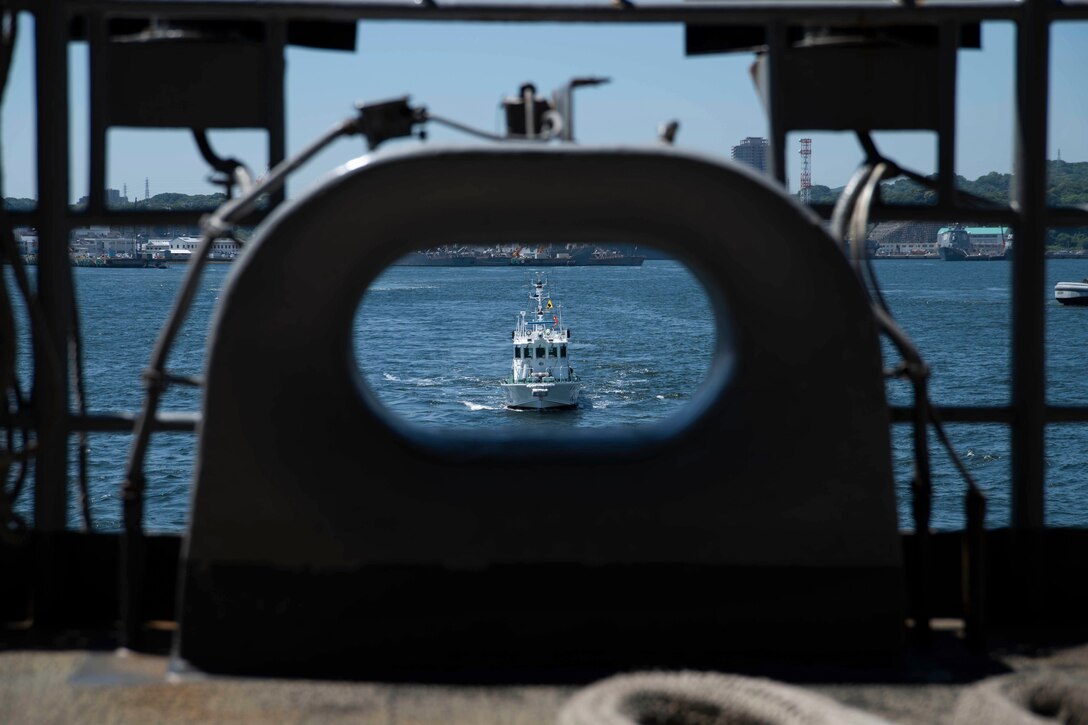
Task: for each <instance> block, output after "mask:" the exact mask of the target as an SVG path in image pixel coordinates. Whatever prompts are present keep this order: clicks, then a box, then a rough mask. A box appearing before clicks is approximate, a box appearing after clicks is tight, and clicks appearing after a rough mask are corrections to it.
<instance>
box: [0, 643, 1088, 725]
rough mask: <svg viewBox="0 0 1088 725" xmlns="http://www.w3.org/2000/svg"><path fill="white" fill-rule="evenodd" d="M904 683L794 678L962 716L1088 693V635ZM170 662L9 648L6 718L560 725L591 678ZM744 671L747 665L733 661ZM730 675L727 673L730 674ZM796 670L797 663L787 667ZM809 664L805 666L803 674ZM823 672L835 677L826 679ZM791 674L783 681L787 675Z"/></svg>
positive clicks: (937, 717)
mask: <svg viewBox="0 0 1088 725" xmlns="http://www.w3.org/2000/svg"><path fill="white" fill-rule="evenodd" d="M913 663H914V664H913V665H908V667H910V666H913V667H915V668H916V670H917V671H915V672H913V673H910V672H908V673H906V675H907V676H906V677H905V678H904V679H906V680H911V679H913V680H914V681H900V682H887V681H885V682H880V681H873V682H857V681H851V677H850V675H849V673H844V672H842V671H828V672H827V676H826V678H821V677H820V672H821V669H820V666H819V664H818V663H816V664H812V665H810V666H809V668H808V669H807V672H804V673H800V678H799V679H800V681H798V680H797V679H796V678H795V680H794V682H793V683H792V684H794V685H796V686H799V687H803V688H805V689H806V690H808V691H810V692H815V693H819V694H822V695H825V696H827V697H830V698H832V699H834V700H835V701H836V702H837V703H840V704H842V705H845V706H849V707H851V708H855V709H857V710H862V711H864V712H866V713H869V714H871V715H874V716H876V717H877V718H881V719H884V720H887V721H890V722H895V723H919V724H921V723H925V724H927V725H929V724H933V723H953V722H962V720H960V721H957V720H956V717H955V716H954V713H955V708H956V703H957V701H958V700H959V698H960V697H961V696H962V695H963V694H964V693H965V692H966V691H967V690H968V688H971V687H974V686H976V685H978V684H979V683H981V682H983V681H986V680H987V678H992V677H1001V676H1005V677H1007V676H1009V675H1010V674H1012V675H1019V674H1028V673H1033V672H1044V673H1051V674H1060V675H1061V676H1062V677H1066V678H1069V677H1072V678H1076V682H1078V687H1079V683H1083V690H1084V691H1085V692H1088V643H1081V644H1073V645H1064V646H1060V647H1055V648H1048V649H1037V650H1036V651H1034V652H1031V653H1024V654H1016V653H1010V652H1004V653H1002V652H1001V651H1000V650H997V651H992V652H991V653H990V654H988V655H986V656H984V657H978V658H976V659H973V660H972V659H971V658H964V657H963V656H961V655H952V656H945V655H934V656H932V657H920V658H915V659H914V660H913ZM168 667H169V659H168V658H167V657H165V656H159V655H142V654H133V653H125V652H120V651H109V650H104V651H101V650H100V651H90V650H79V649H71V650H40V649H39V650H33V649H25V650H9V651H7V652H3V653H0V721H2V722H5V723H84V722H86V723H103V722H110V723H195V722H201V723H227V722H229V723H250V722H262V723H264V722H275V723H311V722H313V723H318V722H320V723H338V722H353V723H382V724H383V725H396V724H401V723H411V724H413V725H423V724H430V723H435V724H437V723H444V724H448V723H471V724H473V725H489V724H491V723H495V724H499V723H502V724H503V725H523V724H524V725H529V724H534V725H535V724H536V723H555V722H556V721H557V716H558V714H559V711H560V709H561V708H562V707H563V705H564V704H565V703H566V702H567V701H568V700H569V699H570V698H571V697H572V696H573V695H574V694H575V693H577V692H578V691H579V690H580V689H581V688H582V687H585V686H587V683H580V684H562V685H560V684H545V685H539V684H528V685H486V686H467V685H456V686H454V685H433V684H388V683H376V682H340V681H307V680H297V679H296V680H277V679H249V678H232V677H210V676H203V675H199V674H197V675H185V676H182V677H180V678H179V677H177V676H171V675H169V674H168ZM730 669H733V670H734V671H736V670H737V669H739V668H732V667H731V668H730ZM723 671H724V670H723ZM781 671H782V672H783V673H788V672H789V670H788V669H783V670H781ZM798 672H800V671H798ZM821 679H822V680H823V681H821ZM782 681H783V680H776V682H782Z"/></svg>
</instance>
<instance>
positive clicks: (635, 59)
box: [2, 15, 1088, 200]
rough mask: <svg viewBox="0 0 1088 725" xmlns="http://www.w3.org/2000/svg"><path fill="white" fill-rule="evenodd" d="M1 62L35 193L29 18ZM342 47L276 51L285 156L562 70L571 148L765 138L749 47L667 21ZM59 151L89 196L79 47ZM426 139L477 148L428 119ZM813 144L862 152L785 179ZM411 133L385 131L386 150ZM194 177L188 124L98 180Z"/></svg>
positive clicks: (996, 79)
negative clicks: (578, 82) (571, 95)
mask: <svg viewBox="0 0 1088 725" xmlns="http://www.w3.org/2000/svg"><path fill="white" fill-rule="evenodd" d="M20 20H21V22H20V37H19V43H18V47H17V51H16V59H15V64H14V67H13V70H12V76H11V78H10V80H9V86H8V90H7V94H6V97H5V107H4V115H3V128H2V132H3V136H2V142H3V160H4V164H3V170H4V179H3V184H4V186H3V194H4V195H5V196H15V197H33V196H35V195H36V192H35V179H34V170H33V158H34V129H33V123H34V113H33V109H34V101H33V99H34V85H33V67H32V63H31V59H32V45H33V22H32V19H31V18H30V17H29V16H27V15H23V16H21V19H20ZM358 47H359V50H358V51H357V52H355V53H342V52H331V51H314V50H305V49H297V48H291V49H289V51H288V55H287V70H288V75H287V99H288V116H287V141H288V150H289V152H290V151H293V150H296V149H299V148H301V147H302V146H304V145H305V144H307V143H308V142H309V141H311V140H312V139H313V138H315V137H316V136H317V135H319V134H320V133H322V132H323V131H324V130H326V129H327V128H329V127H331V126H332V125H333V124H334V123H336V122H338V121H339V120H341V119H343V118H344V117H346V116H348V115H351V113H352V110H353V106H354V104H355V103H356V102H358V101H366V100H382V99H386V98H390V97H395V96H402V95H410V96H411V98H412V101H413V102H414V103H418V104H422V105H425V106H427V107H428V108H429V109H430V110H431V111H432V112H434V113H436V114H439V115H442V116H446V117H449V118H452V119H455V120H457V121H460V122H462V123H465V124H469V125H473V126H477V127H480V128H483V129H485V130H489V131H496V130H500V129H499V125H498V124H499V120H500V117H499V112H498V111H499V104H500V101H501V98H502V97H503V96H505V95H511V94H514V93H515V92H516V91H517V89H518V87H519V86H520V84H522V83H523V82H527V81H528V82H533V83H535V84H536V86H537V88H538V90H539V91H541V92H543V93H544V94H546V95H550V94H551V92H552V91H553V90H555V89H557V88H559V87H560V86H562V85H563V84H565V83H566V82H567V80H568V79H569V78H571V77H573V76H585V75H596V76H607V77H610V78H611V79H612V82H611V83H610V84H609V85H605V86H600V87H597V88H589V89H584V90H580V91H578V92H577V93H576V96H575V99H576V103H575V105H576V116H575V129H576V135H577V139H578V141H579V142H580V143H583V144H617V143H619V144H647V143H654V142H655V139H656V133H657V127H658V125H659V124H660V123H662V122H665V121H669V120H673V119H675V120H677V121H679V122H680V131H679V134H678V137H677V146H679V147H683V148H686V149H694V150H699V151H702V152H705V153H708V154H711V155H714V156H719V157H724V158H728V157H729V153H730V147H731V146H733V145H734V144H736V143H738V142H739V141H740V140H741V139H743V138H744V137H746V136H766V135H767V123H766V116H765V115H764V113H763V110H762V108H761V106H760V103H759V99H758V97H757V95H756V92H755V89H754V87H753V85H752V81H751V78H750V76H749V73H748V68H749V66H750V65H751V63H752V61H753V59H754V56H753V54H751V53H737V54H731V55H716V56H699V57H691V58H688V57H685V56H684V51H683V47H684V38H683V28H682V27H681V26H679V25H672V24H670V25H637V26H636V25H568V24H555V25H528V24H525V25H522V24H450V23H409V22H366V23H361V24H360V25H359V30H358ZM1052 48H1053V55H1052V57H1053V58H1054V61H1055V62H1054V63H1053V71H1052V78H1051V82H1052V83H1051V85H1052V95H1051V99H1052V100H1051V109H1050V133H1051V136H1050V151H1049V154H1048V155H1049V156H1050V157H1051V158H1054V157H1055V156H1056V155H1057V153H1058V150H1059V149H1060V151H1061V158H1062V159H1063V160H1066V161H1084V160H1088V84H1086V83H1085V82H1084V79H1083V77H1082V76H1080V75H1079V74H1080V73H1082V72H1084V68H1086V67H1088V24H1084V23H1080V24H1066V25H1064V26H1058V27H1056V28H1055V30H1054V33H1053V37H1052ZM1013 49H1014V32H1013V27H1012V25H1011V24H1008V23H989V24H985V25H984V26H983V49H982V50H963V51H960V72H959V81H958V83H959V90H960V93H959V108H958V119H959V120H958V131H957V134H958V137H959V150H958V154H957V159H956V164H957V172H958V173H959V174H961V175H963V176H966V177H968V178H970V179H974V178H976V177H978V176H980V175H982V174H984V173H987V172H989V171H999V172H1008V171H1011V165H1012V133H1013V117H1012V102H1011V98H1012V93H1013V55H1012V54H1013ZM70 60H71V62H70V69H71V80H72V94H71V105H72V160H73V167H72V168H73V178H72V184H71V189H70V198H71V199H72V200H75V199H78V198H79V197H80V196H83V195H85V194H86V193H87V180H86V174H87V167H86V163H85V160H86V147H87V144H86V138H87V131H86V129H87V115H86V114H87V102H86V101H87V83H86V75H87V63H86V48H85V46H82V45H80V46H76V47H75V48H74V49H73V51H72V53H71V56H70ZM428 130H429V134H430V137H429V140H428V141H427V143H451V142H452V143H458V144H468V143H478V142H477V141H476V140H474V139H472V138H471V137H468V136H465V135H464V134H460V133H457V132H454V131H448V130H446V129H444V128H442V127H439V126H436V125H432V126H431V127H430V128H429V129H428ZM802 136H810V137H812V138H813V147H812V148H813V152H812V178H813V183H815V184H823V185H827V186H831V187H836V186H841V185H843V184H844V183H846V181H847V180H848V178H849V176H850V174H851V172H852V171H853V169H854V168H855V167H856V165H857V164H858V162H859V161H860V159H861V154H860V151H859V150H858V147H857V144H856V142H855V140H854V138H853V136H852V135H850V134H830V133H795V134H791V138H790V146H789V149H788V150H787V159H788V163H789V178H790V187H791V188H792V189H794V190H796V188H797V186H798V183H799V182H798V179H799V173H800V169H799V156H798V154H797V143H796V140H797V139H798V138H800V137H802ZM211 138H212V142H213V145H214V146H215V147H216V150H217V151H219V152H220V154H221V155H225V156H235V157H238V158H240V159H242V160H243V161H245V162H246V163H247V164H248V165H249V166H250V167H251V168H252V169H253V170H254V171H256V172H258V173H260V172H262V171H264V170H265V168H266V165H267V159H266V154H265V148H264V143H265V142H264V134H263V133H262V132H255V131H244V132H243V131H235V132H223V131H221V132H214V133H212V135H211ZM877 141H878V144H879V145H880V147H881V149H882V150H883V151H884V152H885V153H886V154H887V155H889V156H891V157H892V158H894V159H895V160H897V161H898V162H899V163H900V164H901V165H903V166H906V167H908V168H912V169H914V170H917V171H920V172H923V173H930V172H932V171H933V170H934V168H935V159H936V142H935V137H934V136H933V135H932V134H927V133H917V134H915V133H910V134H904V133H885V134H879V135H878V136H877ZM411 143H418V142H417V141H411V140H407V141H393V142H390V145H392V144H397V145H404V144H411ZM364 151H365V147H364V145H363V142H362V141H361V140H360V139H354V140H350V141H348V140H345V141H340V142H338V143H337V144H336V145H334V146H333V147H332V148H331V149H330V150H329V151H327V152H326V153H324V154H322V155H321V156H319V157H317V158H316V159H314V160H313V161H311V162H310V164H309V165H308V166H306V167H305V168H303V169H302V170H301V171H300V172H298V174H297V175H296V176H295V177H294V181H293V182H292V184H291V185H290V187H289V193H290V194H291V195H292V196H294V195H297V193H298V192H299V191H301V190H303V189H305V188H306V187H307V186H308V185H309V184H311V183H312V182H313V181H314V179H316V178H318V177H319V176H321V175H323V174H325V173H327V172H328V171H329V170H331V169H333V168H335V167H336V166H337V165H339V164H341V163H343V162H344V161H346V160H348V159H350V158H352V157H354V156H357V155H359V154H361V153H363V152H364ZM207 175H208V171H207V169H206V167H205V165H204V163H203V161H202V160H201V159H200V157H199V155H198V153H197V151H196V148H195V146H194V145H193V143H192V141H191V137H190V135H189V134H188V132H186V131H133V130H129V129H113V130H112V131H111V132H110V159H109V165H108V185H109V186H110V187H112V188H117V189H122V187H123V186H125V185H127V188H128V194H129V196H130V197H137V196H138V197H141V198H142V197H143V195H144V188H145V180H146V181H147V184H148V185H149V186H150V191H151V194H152V195H154V194H157V193H160V192H166V191H177V192H183V193H208V192H210V191H213V190H214V188H213V187H211V186H210V185H209V184H208V183H207V182H206V177H207Z"/></svg>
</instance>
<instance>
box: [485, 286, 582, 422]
mask: <svg viewBox="0 0 1088 725" xmlns="http://www.w3.org/2000/svg"><path fill="white" fill-rule="evenodd" d="M547 285H548V282H547V280H545V279H544V278H542V277H540V276H538V277H537V278H536V279H534V280H533V282H532V286H533V288H532V292H530V294H529V299H530V300H531V301H532V302H533V303H535V304H536V311H535V312H532V313H530V312H528V311H526V310H522V311H521V313H520V314H519V315H518V320H517V326H516V327H515V328H514V331H513V333H511V336H510V337H511V340H512V341H513V344H514V356H513V362H512V364H511V371H510V377H508V378H507V379H506V380H505V381H504V382H503V383H502V389H503V392H504V393H505V394H506V406H507V407H508V408H515V409H521V410H544V409H545V408H573V407H575V406H576V405H578V390H579V389H580V388H581V383H579V382H578V376H577V375H575V374H574V368H572V367H571V366H570V357H569V355H568V353H567V343H568V341H569V340H570V330H569V329H568V328H566V327H564V326H563V309H562V305H556V304H555V303H553V302H552V298H551V296H550V295H549V294H547V293H545V291H544V289H545V287H547Z"/></svg>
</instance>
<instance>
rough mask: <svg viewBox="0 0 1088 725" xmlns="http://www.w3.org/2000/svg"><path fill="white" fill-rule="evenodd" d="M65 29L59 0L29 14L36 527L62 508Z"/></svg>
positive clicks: (67, 284)
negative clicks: (34, 138) (36, 320)
mask: <svg viewBox="0 0 1088 725" xmlns="http://www.w3.org/2000/svg"><path fill="white" fill-rule="evenodd" d="M67 34H68V27H67V21H66V14H65V13H64V10H63V5H62V3H61V2H60V0H45V2H43V3H42V6H41V8H40V9H39V10H38V11H37V12H36V13H35V65H36V72H35V75H36V77H35V90H36V93H37V99H38V100H37V133H38V148H37V162H38V239H39V243H38V297H39V299H40V301H41V307H42V311H43V312H44V316H45V324H46V326H47V330H48V333H49V339H46V340H41V341H37V340H36V341H35V344H36V345H38V344H40V345H42V346H48V349H47V350H43V349H41V348H39V349H38V350H37V351H36V353H35V356H34V360H35V369H34V415H35V419H36V420H35V425H36V427H37V435H38V455H37V457H36V460H35V469H34V470H35V487H34V527H35V528H36V529H37V530H38V531H39V532H56V531H62V530H64V528H65V525H66V521H67V512H68V500H67V481H68V465H67V464H68V446H67V441H68V437H67V432H68V375H67V359H68V355H67V346H66V340H67V329H68V312H69V297H70V295H71V278H70V274H71V272H70V269H69V267H68V264H69V258H68V231H69V229H68V218H67V216H68V55H67Z"/></svg>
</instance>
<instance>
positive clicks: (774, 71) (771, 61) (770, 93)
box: [764, 23, 789, 185]
mask: <svg viewBox="0 0 1088 725" xmlns="http://www.w3.org/2000/svg"><path fill="white" fill-rule="evenodd" d="M788 41H789V38H788V36H787V34H786V26H785V25H783V24H782V23H771V24H770V25H768V26H767V77H766V79H765V82H766V83H767V89H766V92H765V96H764V97H765V98H766V99H767V118H768V121H769V125H770V136H771V159H770V168H768V169H767V173H768V174H769V175H770V176H771V177H773V178H775V179H778V180H779V181H780V182H782V184H784V185H785V184H786V132H787V131H788V130H789V129H787V128H786V119H785V118H784V114H783V113H782V99H781V96H780V92H781V89H782V83H780V80H781V76H782V56H783V54H785V52H786V46H787V44H788Z"/></svg>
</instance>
